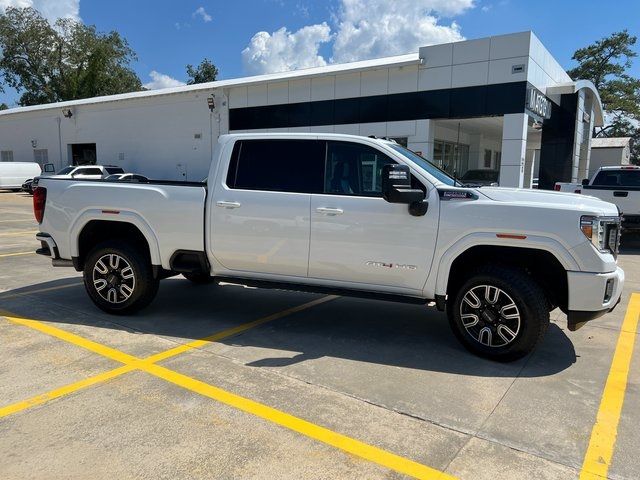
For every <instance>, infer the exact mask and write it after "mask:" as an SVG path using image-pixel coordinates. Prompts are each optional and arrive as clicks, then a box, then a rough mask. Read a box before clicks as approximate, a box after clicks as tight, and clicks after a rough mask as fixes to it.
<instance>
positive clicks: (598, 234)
mask: <svg viewBox="0 0 640 480" xmlns="http://www.w3.org/2000/svg"><path fill="white" fill-rule="evenodd" d="M580 230H582V233H584V236H585V237H587V238H588V239H589V241H591V243H592V244H593V246H594V247H596V249H597V250H598V251H600V252H603V253H609V252H610V253H612V254H613V255H614V256H615V255H617V254H618V246H619V243H620V217H594V216H591V215H583V216H582V217H580Z"/></svg>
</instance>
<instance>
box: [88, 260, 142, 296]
mask: <svg viewBox="0 0 640 480" xmlns="http://www.w3.org/2000/svg"><path fill="white" fill-rule="evenodd" d="M93 286H94V288H95V289H96V292H98V294H99V295H100V296H101V297H102V298H103V299H105V300H106V301H107V302H109V303H122V302H125V301H127V300H128V299H129V298H130V297H131V295H132V294H133V291H134V290H135V288H136V279H135V274H134V272H133V268H131V265H129V262H127V261H126V260H125V259H124V258H123V257H121V256H120V255H117V254H115V253H108V254H106V255H103V256H102V257H100V258H99V259H98V261H97V262H96V263H95V265H94V266H93Z"/></svg>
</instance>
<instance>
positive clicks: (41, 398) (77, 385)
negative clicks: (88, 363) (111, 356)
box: [0, 365, 136, 418]
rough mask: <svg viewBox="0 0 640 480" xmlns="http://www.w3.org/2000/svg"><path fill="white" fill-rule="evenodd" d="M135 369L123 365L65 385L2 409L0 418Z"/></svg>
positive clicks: (131, 366)
mask: <svg viewBox="0 0 640 480" xmlns="http://www.w3.org/2000/svg"><path fill="white" fill-rule="evenodd" d="M135 369H136V367H134V366H133V365H123V366H122V367H118V368H116V369H114V370H109V371H108V372H104V373H100V374H98V375H94V376H93V377H89V378H85V379H83V380H80V381H78V382H74V383H71V384H69V385H65V386H64V387H60V388H56V389H55V390H51V391H50V392H47V393H43V394H41V395H36V396H35V397H32V398H29V399H27V400H23V401H21V402H17V403H13V404H11V405H7V406H5V407H2V408H0V418H2V417H6V416H7V415H11V414H12V413H17V412H20V411H22V410H26V409H27V408H31V407H35V406H36V405H41V404H43V403H46V402H48V401H50V400H55V399H56V398H60V397H64V396H65V395H69V394H70V393H73V392H77V391H78V390H81V389H83V388H87V387H90V386H91V385H95V384H97V383H101V382H105V381H107V380H110V379H112V378H116V377H118V376H120V375H122V374H123V373H127V372H130V371H132V370H135Z"/></svg>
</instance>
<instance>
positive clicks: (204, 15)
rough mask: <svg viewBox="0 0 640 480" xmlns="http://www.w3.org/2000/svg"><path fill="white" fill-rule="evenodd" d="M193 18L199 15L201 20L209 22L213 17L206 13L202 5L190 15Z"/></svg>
mask: <svg viewBox="0 0 640 480" xmlns="http://www.w3.org/2000/svg"><path fill="white" fill-rule="evenodd" d="M191 16H192V17H193V18H195V17H201V18H202V21H203V22H205V23H206V22H210V21H211V20H213V17H212V16H211V15H209V14H208V13H207V11H206V10H205V9H204V7H198V8H197V9H196V11H195V12H193V13H192V15H191Z"/></svg>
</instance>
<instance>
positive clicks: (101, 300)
mask: <svg viewBox="0 0 640 480" xmlns="http://www.w3.org/2000/svg"><path fill="white" fill-rule="evenodd" d="M83 278H84V286H85V289H86V290H87V293H88V294H89V297H90V298H91V300H92V301H93V303H95V304H96V306H97V307H98V308H100V309H102V310H104V311H105V312H107V313H112V314H116V315H124V314H127V313H133V312H135V311H137V310H140V309H141V308H144V307H146V306H147V305H149V303H151V301H152V300H153V299H154V297H155V296H156V293H157V292H158V286H159V280H158V279H157V278H154V276H153V270H152V268H151V262H150V261H149V259H148V258H147V256H146V255H144V254H143V253H142V252H140V251H139V250H138V249H136V248H134V247H132V246H130V245H128V244H127V243H124V242H120V241H107V242H104V243H101V244H99V245H97V246H96V247H95V248H94V249H93V250H91V252H90V253H89V255H87V259H86V261H85V264H84V272H83Z"/></svg>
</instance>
